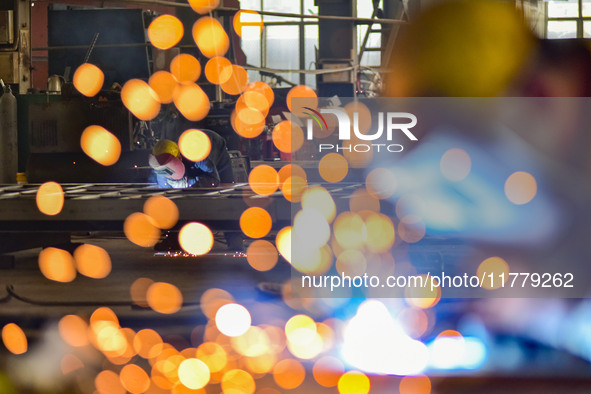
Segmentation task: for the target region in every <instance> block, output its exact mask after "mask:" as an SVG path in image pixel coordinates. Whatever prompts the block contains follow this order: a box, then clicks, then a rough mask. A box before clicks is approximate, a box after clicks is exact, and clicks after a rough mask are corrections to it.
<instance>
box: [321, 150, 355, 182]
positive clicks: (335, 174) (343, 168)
mask: <svg viewBox="0 0 591 394" xmlns="http://www.w3.org/2000/svg"><path fill="white" fill-rule="evenodd" d="M318 172H319V173H320V176H321V177H322V179H324V180H325V181H327V182H330V183H336V182H340V181H342V180H343V179H345V177H346V176H347V173H348V172H349V164H348V163H347V159H345V158H344V157H343V155H341V154H338V153H329V154H327V155H325V156H324V157H323V158H322V159H320V162H319V163H318Z"/></svg>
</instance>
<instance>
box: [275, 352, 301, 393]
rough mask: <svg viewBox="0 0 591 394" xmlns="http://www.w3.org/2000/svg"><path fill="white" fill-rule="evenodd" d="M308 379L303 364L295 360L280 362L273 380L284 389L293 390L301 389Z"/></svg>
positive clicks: (276, 366)
mask: <svg viewBox="0 0 591 394" xmlns="http://www.w3.org/2000/svg"><path fill="white" fill-rule="evenodd" d="M305 377H306V370H305V369H304V367H303V366H302V364H301V363H300V362H299V361H297V360H293V359H289V358H287V359H284V360H281V361H279V362H278V363H277V364H276V365H275V367H274V368H273V379H274V380H275V383H277V385H278V386H279V387H281V388H282V389H286V390H292V389H295V388H297V387H299V386H300V385H301V384H302V383H303V382H304V379H305Z"/></svg>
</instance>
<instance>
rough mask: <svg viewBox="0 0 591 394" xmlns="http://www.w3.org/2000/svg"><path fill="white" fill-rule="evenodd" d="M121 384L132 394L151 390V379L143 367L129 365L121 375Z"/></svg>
mask: <svg viewBox="0 0 591 394" xmlns="http://www.w3.org/2000/svg"><path fill="white" fill-rule="evenodd" d="M119 378H120V379H121V384H122V385H123V387H125V389H126V390H127V391H129V392H130V393H132V394H141V393H144V392H145V391H147V390H148V389H149V388H150V377H149V376H148V374H147V373H146V371H144V370H143V369H142V368H141V367H139V366H137V365H135V364H127V365H126V366H124V367H123V369H121V372H120V373H119Z"/></svg>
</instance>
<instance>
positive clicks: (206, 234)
mask: <svg viewBox="0 0 591 394" xmlns="http://www.w3.org/2000/svg"><path fill="white" fill-rule="evenodd" d="M213 242H214V239H213V233H212V232H211V230H210V229H209V227H207V226H206V225H204V224H202V223H197V222H191V223H187V224H185V225H184V226H183V228H181V231H180V232H179V243H180V244H181V248H183V250H184V251H185V252H187V253H189V254H192V255H195V256H202V255H204V254H207V253H209V251H210V250H211V248H212V247H213Z"/></svg>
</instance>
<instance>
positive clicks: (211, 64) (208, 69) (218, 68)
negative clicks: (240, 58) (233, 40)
mask: <svg viewBox="0 0 591 394" xmlns="http://www.w3.org/2000/svg"><path fill="white" fill-rule="evenodd" d="M231 66H232V63H231V62H230V61H229V60H228V59H226V58H225V57H222V56H214V57H212V58H211V59H209V60H208V61H207V63H206V64H205V78H207V80H208V81H209V82H211V83H213V84H216V85H218V84H220V83H223V82H226V81H227V80H228V79H229V78H230V77H231V73H225V74H224V76H227V79H225V80H224V79H221V74H222V71H223V70H224V68H226V67H231Z"/></svg>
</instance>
